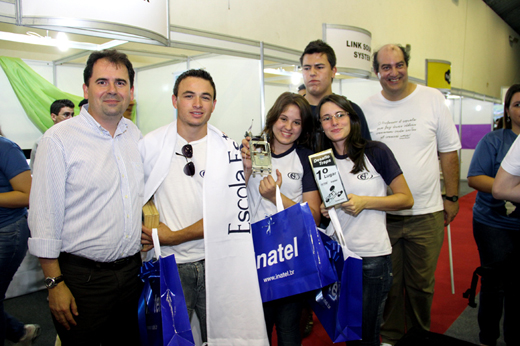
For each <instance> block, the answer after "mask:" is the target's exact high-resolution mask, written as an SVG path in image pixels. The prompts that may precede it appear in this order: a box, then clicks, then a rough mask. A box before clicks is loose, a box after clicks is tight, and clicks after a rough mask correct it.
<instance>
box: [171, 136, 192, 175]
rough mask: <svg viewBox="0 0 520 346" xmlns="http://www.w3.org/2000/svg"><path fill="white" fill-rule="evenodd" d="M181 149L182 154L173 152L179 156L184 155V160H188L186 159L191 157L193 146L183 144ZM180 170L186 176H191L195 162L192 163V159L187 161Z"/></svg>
mask: <svg viewBox="0 0 520 346" xmlns="http://www.w3.org/2000/svg"><path fill="white" fill-rule="evenodd" d="M181 151H182V154H179V153H175V154H177V155H179V156H184V157H185V158H186V161H188V159H191V158H192V157H193V147H192V146H191V144H186V145H184V146H183V147H182V149H181ZM182 171H183V172H184V174H186V175H187V176H189V177H193V176H194V175H195V164H194V163H193V161H188V162H187V163H186V165H185V166H184V169H183V170H182Z"/></svg>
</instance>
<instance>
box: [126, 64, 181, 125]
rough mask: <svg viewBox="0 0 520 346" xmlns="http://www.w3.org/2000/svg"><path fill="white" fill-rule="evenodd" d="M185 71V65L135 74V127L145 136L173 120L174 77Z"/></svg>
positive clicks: (164, 67) (174, 65)
mask: <svg viewBox="0 0 520 346" xmlns="http://www.w3.org/2000/svg"><path fill="white" fill-rule="evenodd" d="M185 70H186V63H184V62H183V63H179V64H173V65H168V66H163V67H158V68H153V69H147V70H145V71H138V72H137V73H136V85H135V90H134V97H135V99H136V100H137V126H138V127H139V129H140V130H141V132H142V133H143V135H145V134H147V133H148V132H150V131H153V130H155V129H157V128H159V127H161V126H163V125H166V124H169V123H171V122H172V121H173V120H174V119H175V112H174V111H175V109H174V108H173V105H172V95H173V83H174V76H175V74H176V73H177V74H178V73H181V72H183V71H185Z"/></svg>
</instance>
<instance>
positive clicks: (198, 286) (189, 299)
mask: <svg viewBox="0 0 520 346" xmlns="http://www.w3.org/2000/svg"><path fill="white" fill-rule="evenodd" d="M177 269H178V270H179V277H180V279H181V286H182V291H183V293H184V300H186V307H187V308H188V316H189V317H190V320H191V316H193V311H195V312H196V313H197V318H198V319H199V322H200V336H201V338H202V342H207V341H208V328H207V324H206V276H205V275H206V262H205V261H204V260H201V261H197V262H192V263H182V264H177Z"/></svg>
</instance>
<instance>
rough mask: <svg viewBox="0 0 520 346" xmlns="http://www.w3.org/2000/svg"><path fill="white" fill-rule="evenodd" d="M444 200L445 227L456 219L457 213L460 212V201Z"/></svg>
mask: <svg viewBox="0 0 520 346" xmlns="http://www.w3.org/2000/svg"><path fill="white" fill-rule="evenodd" d="M443 202H444V227H446V226H448V225H449V224H450V222H452V221H453V219H455V216H457V213H458V212H459V202H458V201H457V202H452V201H448V200H443Z"/></svg>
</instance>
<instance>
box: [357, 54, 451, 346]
mask: <svg viewBox="0 0 520 346" xmlns="http://www.w3.org/2000/svg"><path fill="white" fill-rule="evenodd" d="M409 59H410V57H409V55H408V53H407V52H406V51H405V49H404V48H403V47H401V46H396V45H386V46H384V47H382V48H381V49H380V50H379V51H377V52H375V54H374V59H373V68H374V72H375V73H376V74H377V76H378V78H379V81H380V83H381V86H382V87H383V90H382V91H381V93H378V94H376V95H373V96H371V97H370V98H369V99H367V100H366V101H365V102H364V103H363V104H362V108H363V110H364V111H365V114H366V117H367V121H368V127H369V129H370V134H371V136H372V138H373V139H374V140H378V141H381V142H383V143H385V144H386V145H388V147H389V148H390V149H391V150H392V152H393V153H394V155H395V157H396V158H397V161H398V162H399V165H400V166H401V168H402V170H403V173H404V176H405V178H406V181H407V182H408V185H409V186H410V190H411V191H412V194H413V198H414V200H415V204H414V206H413V208H412V209H409V210H403V211H400V212H388V213H387V228H388V233H389V236H390V241H391V243H392V267H393V284H392V287H391V290H390V293H389V296H388V300H387V302H386V307H385V312H384V316H383V320H384V322H383V326H382V329H381V335H382V337H383V342H384V343H389V344H392V345H393V344H394V343H395V342H396V341H397V340H399V339H400V338H401V337H402V336H403V335H404V334H405V332H406V330H409V329H410V328H412V327H414V328H416V329H419V330H429V329H430V308H431V303H432V299H433V289H434V284H435V278H434V274H435V268H436V266H437V259H438V257H439V253H440V250H441V246H442V242H443V238H444V226H446V225H448V224H449V223H450V222H451V221H452V220H453V219H454V218H455V216H456V215H457V212H458V210H459V205H458V202H457V200H458V191H459V161H458V154H457V150H459V149H460V147H461V146H460V141H459V137H458V134H457V130H456V128H455V125H454V123H453V120H452V117H451V114H450V111H449V109H448V107H446V104H445V102H444V96H443V95H442V94H441V93H440V92H439V91H438V90H436V89H433V88H428V87H424V86H421V85H416V84H414V83H410V82H409V81H408V61H409ZM438 159H440V162H441V167H442V172H443V176H444V182H445V187H446V197H445V198H444V200H443V198H442V196H441V186H440V172H439V163H438Z"/></svg>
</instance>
